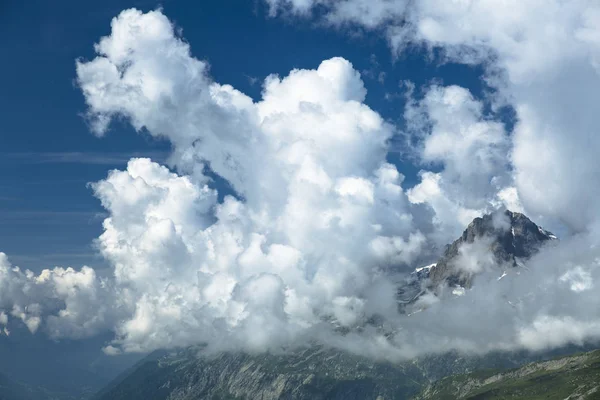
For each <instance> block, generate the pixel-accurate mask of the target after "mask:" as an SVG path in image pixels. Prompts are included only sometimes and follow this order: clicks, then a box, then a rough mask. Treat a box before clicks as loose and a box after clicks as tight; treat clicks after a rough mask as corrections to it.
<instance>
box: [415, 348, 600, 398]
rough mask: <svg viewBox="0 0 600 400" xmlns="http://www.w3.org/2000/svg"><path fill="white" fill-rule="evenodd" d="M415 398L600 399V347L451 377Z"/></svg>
mask: <svg viewBox="0 0 600 400" xmlns="http://www.w3.org/2000/svg"><path fill="white" fill-rule="evenodd" d="M415 399H416V400H417V399H418V400H426V399H427V400H429V399H431V400H453V399H469V400H484V399H485V400H496V399H513V400H538V399H544V400H554V399H557V400H558V399H560V400H563V399H569V400H574V399H582V400H583V399H600V350H595V351H592V352H588V353H582V354H577V355H573V356H569V357H563V358H558V359H554V360H550V361H544V362H538V363H532V364H528V365H525V366H523V367H521V368H518V369H513V370H509V371H505V372H494V371H486V372H478V373H474V374H468V375H457V376H451V377H448V378H445V379H442V380H441V381H439V382H437V383H436V384H434V385H432V386H429V387H428V388H427V389H425V390H424V391H423V392H422V393H421V394H420V395H419V396H417V397H416V398H415Z"/></svg>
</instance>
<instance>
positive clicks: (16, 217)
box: [0, 210, 108, 224]
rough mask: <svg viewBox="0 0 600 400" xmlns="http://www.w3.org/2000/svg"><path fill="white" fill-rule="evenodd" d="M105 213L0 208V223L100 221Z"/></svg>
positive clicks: (104, 216) (105, 215)
mask: <svg viewBox="0 0 600 400" xmlns="http://www.w3.org/2000/svg"><path fill="white" fill-rule="evenodd" d="M107 215H108V214H107V213H105V212H99V211H54V210H0V223H7V222H11V223H15V222H19V223H24V222H33V223H40V222H42V221H48V220H52V223H53V224H56V223H64V224H70V223H80V222H81V220H82V219H83V220H87V221H89V222H94V221H101V220H102V219H104V218H106V217H107Z"/></svg>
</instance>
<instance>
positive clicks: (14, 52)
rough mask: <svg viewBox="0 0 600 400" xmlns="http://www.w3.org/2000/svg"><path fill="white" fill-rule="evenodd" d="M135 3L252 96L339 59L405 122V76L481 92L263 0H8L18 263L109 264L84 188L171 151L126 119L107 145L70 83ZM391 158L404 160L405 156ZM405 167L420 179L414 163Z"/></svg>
mask: <svg viewBox="0 0 600 400" xmlns="http://www.w3.org/2000/svg"><path fill="white" fill-rule="evenodd" d="M129 7H137V8H139V9H141V10H144V11H150V10H154V9H156V8H157V7H162V9H163V10H164V12H165V13H166V14H167V15H169V17H170V18H171V20H172V21H173V22H174V23H175V24H177V26H178V27H179V28H180V29H182V31H183V34H184V36H185V38H186V40H187V41H188V42H190V43H192V44H193V48H192V53H193V54H194V56H196V57H198V58H201V59H203V60H207V61H208V62H209V64H210V66H211V67H210V74H211V75H212V76H213V77H214V78H215V80H217V81H219V82H223V83H229V84H231V85H233V86H234V87H236V88H238V89H240V90H243V91H244V92H245V93H247V94H248V95H250V96H252V97H253V98H255V99H257V98H259V96H260V92H261V81H262V79H264V78H265V77H266V76H267V75H269V74H271V73H279V74H282V75H285V74H286V73H287V72H289V71H290V70H291V69H293V68H314V67H316V66H318V64H319V63H320V62H321V61H322V60H324V59H326V58H330V57H334V56H342V57H344V58H346V59H348V60H349V61H351V62H352V63H353V64H354V65H355V68H356V69H357V70H359V71H364V72H365V78H364V81H365V85H366V87H367V89H368V95H367V99H366V102H367V104H369V105H371V106H372V107H375V108H376V109H377V110H378V111H379V112H380V113H382V115H383V116H384V117H385V118H388V119H390V120H393V121H397V122H398V123H402V105H403V103H404V98H403V96H402V93H401V90H400V85H401V82H402V81H404V80H410V81H413V82H415V83H417V84H423V83H425V82H427V81H429V80H431V79H432V78H433V77H435V79H439V80H442V81H444V82H446V83H448V84H459V85H462V86H466V87H469V88H471V89H472V90H474V91H476V92H477V91H480V90H481V87H482V82H481V81H480V79H479V77H478V76H477V75H476V74H473V73H472V72H471V71H472V70H473V68H470V67H465V66H463V65H460V64H446V65H439V63H429V62H426V61H424V60H423V58H422V57H421V54H419V53H418V52H417V53H411V54H407V55H404V56H402V57H400V59H398V60H394V58H393V57H392V55H391V53H390V51H389V48H388V46H387V43H386V41H385V39H384V38H382V37H381V36H380V35H378V34H374V33H371V32H363V33H360V34H356V35H352V36H350V37H349V36H348V35H347V34H346V33H345V32H337V31H332V30H330V29H326V28H324V27H321V28H319V27H317V26H315V25H317V24H316V23H309V24H304V23H302V24H296V23H293V22H292V21H289V20H281V19H276V18H271V17H269V15H268V9H267V7H266V6H265V5H264V4H262V3H260V2H257V1H254V2H253V1H243V0H226V1H219V2H194V4H190V3H189V2H183V1H176V0H171V1H162V2H155V1H133V2H123V1H90V2H79V1H70V0H66V1H61V2H58V3H52V4H51V3H48V2H46V1H41V0H40V1H37V0H35V1H33V2H28V3H27V4H25V3H23V2H19V1H4V2H2V12H1V13H0V31H1V33H2V35H1V37H2V38H1V39H0V41H1V43H2V48H3V51H4V53H5V55H6V57H5V59H6V60H10V62H3V63H2V65H0V79H1V80H2V82H1V87H2V91H3V93H4V95H3V96H2V97H1V98H0V101H1V102H2V104H1V107H2V110H3V125H4V126H3V128H2V129H3V131H4V132H5V134H4V135H2V136H1V138H0V141H1V142H0V151H1V152H2V156H1V157H0V163H1V164H2V167H1V168H0V174H2V175H1V176H0V185H1V192H2V195H1V196H0V206H1V210H0V221H1V223H0V243H2V251H4V252H6V253H8V254H10V255H11V259H12V260H13V262H14V263H16V264H17V265H20V266H22V267H26V268H31V269H34V270H40V269H41V268H46V267H53V266H54V265H70V266H78V265H81V264H89V265H92V266H97V267H106V263H105V262H104V260H103V259H102V258H101V257H98V256H97V252H96V251H95V248H94V246H93V240H94V238H96V237H97V236H98V235H99V234H100V233H101V231H102V227H101V223H102V220H103V218H104V210H103V208H102V207H101V206H100V204H99V202H98V200H97V199H96V198H94V196H93V195H92V193H91V191H90V189H89V187H88V186H87V183H88V182H94V181H97V180H99V179H102V178H103V177H105V176H106V173H107V171H108V170H110V169H112V168H118V167H123V166H124V165H125V164H126V162H127V161H128V160H129V158H130V157H131V156H134V155H151V156H152V158H153V159H158V160H166V158H167V156H168V151H169V149H170V145H169V143H167V142H165V141H163V140H160V139H154V138H151V137H149V136H148V135H136V134H133V131H132V129H131V128H130V127H129V126H128V125H127V124H123V123H119V122H117V123H115V124H113V125H112V126H111V130H110V132H109V133H108V134H107V135H106V137H104V138H103V139H101V140H99V139H98V138H97V137H95V136H94V135H93V134H91V133H90V131H89V129H88V126H87V123H86V120H85V118H84V117H83V114H84V113H85V110H86V106H85V103H84V98H83V96H82V95H81V92H80V91H79V90H78V89H77V87H76V85H75V83H74V82H75V79H76V76H75V69H74V65H75V60H76V59H79V58H82V59H90V58H93V56H94V49H93V44H94V43H95V42H96V41H97V40H98V39H99V38H100V37H101V36H103V35H106V34H108V33H109V29H110V20H111V19H112V18H113V17H114V16H115V15H117V14H118V13H119V12H120V11H121V10H123V9H126V8H129ZM386 95H388V97H389V99H386ZM390 158H391V159H392V160H393V161H394V162H397V163H400V162H401V159H400V157H399V156H398V155H397V154H392V155H390ZM399 165H400V164H399ZM403 172H404V173H405V174H406V175H407V176H408V177H409V179H410V178H411V177H413V178H412V179H413V180H414V176H415V173H416V170H415V169H414V167H412V166H411V165H410V163H405V165H403Z"/></svg>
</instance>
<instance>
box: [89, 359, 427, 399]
mask: <svg viewBox="0 0 600 400" xmlns="http://www.w3.org/2000/svg"><path fill="white" fill-rule="evenodd" d="M423 383H424V378H423V376H422V374H421V372H420V371H419V370H418V369H417V368H416V367H414V366H411V365H392V364H389V363H376V362H373V361H371V360H368V359H365V358H362V357H357V356H353V355H350V354H346V353H342V352H339V351H333V350H325V349H322V348H320V347H311V348H309V349H304V350H299V351H296V352H293V353H291V354H285V355H271V354H262V355H248V354H244V353H222V354H219V355H218V356H215V357H204V356H199V355H198V352H197V350H196V351H194V350H192V349H188V350H181V351H178V352H172V353H168V354H165V355H163V356H161V357H158V358H157V357H155V356H151V358H150V359H149V360H148V361H146V362H143V363H141V364H140V365H139V366H138V367H137V368H136V369H135V370H134V371H133V373H131V374H130V375H128V376H127V377H126V378H125V379H124V380H122V381H121V382H117V383H116V384H114V385H113V386H112V387H111V388H110V389H108V390H105V391H104V392H103V394H102V395H101V396H99V397H98V399H100V400H109V399H110V400H119V399H127V400H138V399H140V400H141V399H144V400H146V399H157V400H158V399H165V400H196V399H198V400H199V399H263V400H275V399H307V400H308V399H311V400H313V399H315V400H318V399H332V400H335V399H339V400H342V399H348V400H353V399H356V400H359V399H372V400H383V399H405V398H409V397H410V396H412V395H414V394H416V393H417V392H418V390H419V387H420V385H421V384H423Z"/></svg>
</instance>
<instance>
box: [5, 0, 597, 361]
mask: <svg viewBox="0 0 600 400" xmlns="http://www.w3.org/2000/svg"><path fill="white" fill-rule="evenodd" d="M269 3H270V4H271V11H272V14H273V16H276V15H282V17H283V18H309V16H310V14H311V6H313V5H314V6H317V7H318V9H319V12H318V13H317V14H318V18H325V19H326V21H327V22H328V23H330V24H332V25H340V24H341V25H344V26H347V27H356V26H359V25H360V26H362V27H363V28H364V29H378V30H380V31H381V32H382V33H383V34H385V35H387V37H388V38H389V40H390V45H391V47H392V49H393V51H395V52H396V53H397V54H400V53H401V52H402V51H408V50H406V49H407V46H410V45H418V46H424V47H426V48H431V49H440V50H442V54H443V55H444V57H446V58H447V59H449V60H453V61H459V62H467V63H471V64H479V63H481V64H483V65H484V66H485V68H486V73H485V76H484V79H486V81H487V82H488V84H489V85H490V87H491V88H492V89H493V90H490V94H489V95H488V96H487V97H486V98H484V99H478V98H475V97H474V96H473V95H472V94H471V93H470V92H469V91H468V90H467V89H465V88H462V87H457V86H449V87H446V86H441V85H439V84H433V85H431V86H429V87H425V88H421V89H420V90H421V92H422V93H420V92H419V91H417V90H410V88H411V87H412V86H411V85H406V87H407V88H408V89H409V90H407V93H406V96H407V100H408V102H407V107H406V109H405V110H404V116H405V119H406V122H407V124H406V126H407V128H406V130H405V131H403V132H400V131H399V129H398V127H395V126H393V125H392V124H391V123H388V122H386V121H385V120H384V119H383V118H382V117H381V116H380V115H379V114H378V113H377V112H376V111H375V110H372V109H371V108H369V106H367V105H366V104H365V96H366V89H365V87H364V85H363V82H362V81H361V77H360V74H359V73H358V72H357V71H356V70H355V69H354V68H353V67H352V64H351V63H350V62H349V61H347V60H345V59H342V58H332V59H329V60H324V61H323V62H322V63H321V64H320V65H318V66H315V69H306V70H293V71H290V73H289V74H288V75H287V76H275V75H272V76H269V77H267V78H266V79H265V81H264V83H263V92H262V99H261V100H260V101H253V100H252V99H251V98H250V97H248V96H246V95H245V94H244V93H241V92H240V91H238V90H236V89H235V88H233V87H231V86H229V85H227V84H220V83H217V82H215V81H214V80H213V79H212V78H211V77H210V75H209V73H208V65H207V63H206V62H204V61H201V60H200V59H197V58H195V57H193V56H192V55H191V53H190V45H189V44H188V43H186V42H185V41H184V40H183V39H182V38H181V37H179V36H178V34H177V33H176V32H177V30H176V29H175V27H174V26H173V24H172V23H171V22H170V21H169V20H168V18H167V17H166V16H165V15H163V14H162V12H161V11H153V12H149V13H145V14H144V13H142V12H140V11H137V10H134V9H131V10H126V11H123V12H122V13H121V14H119V15H118V16H117V17H115V18H114V19H113V21H112V24H111V33H110V35H108V36H106V37H103V38H101V39H100V40H99V42H98V43H97V44H96V45H95V50H96V53H97V56H96V57H95V58H94V59H92V60H78V61H77V64H76V73H77V84H78V86H79V88H80V89H81V90H82V92H83V95H84V96H85V101H86V103H87V105H88V114H87V117H88V119H89V122H90V126H91V127H92V129H93V131H94V132H95V133H96V134H97V135H98V136H102V135H105V134H110V131H109V128H110V123H111V121H112V120H113V119H122V120H124V121H127V122H128V123H130V124H131V125H132V126H133V127H134V128H135V129H136V130H138V131H139V132H140V134H144V135H151V136H155V137H161V138H163V139H166V140H168V141H170V143H171V144H172V148H173V154H172V155H171V157H170V161H169V166H170V168H167V167H166V166H164V165H160V164H158V163H156V162H153V161H152V160H150V159H132V160H131V161H130V162H129V164H128V166H127V169H126V170H122V171H120V170H114V171H110V172H109V173H108V176H107V177H106V179H104V180H102V181H99V182H96V183H94V184H92V188H93V191H94V194H95V196H97V197H98V198H99V199H100V201H101V202H102V205H103V206H104V208H105V209H106V211H107V213H108V215H109V216H108V218H106V219H105V220H104V223H103V227H104V233H103V234H102V235H101V236H100V237H99V238H98V239H97V242H96V244H97V246H98V249H99V250H100V252H101V253H102V255H103V256H104V257H105V258H106V260H107V261H108V262H109V263H110V264H111V265H112V267H113V274H111V275H110V276H99V275H98V274H97V273H96V272H95V271H94V270H93V269H91V268H89V267H82V268H80V269H73V268H60V267H56V268H54V269H52V270H44V271H43V272H41V273H40V274H34V273H32V272H30V271H27V270H24V269H21V268H18V267H15V266H13V265H11V264H10V261H9V259H8V258H7V257H6V256H5V255H3V254H2V256H1V257H0V328H1V329H2V331H3V334H4V335H8V334H10V330H11V325H12V324H17V323H24V324H25V325H26V326H27V327H28V328H29V330H30V331H31V332H32V333H35V334H47V335H50V336H51V337H53V338H65V337H66V338H85V337H89V336H92V335H95V334H98V333H100V332H107V331H112V332H114V340H113V341H112V342H110V343H109V344H107V346H106V347H105V352H107V353H109V354H116V353H119V352H122V351H125V352H135V351H149V350H153V349H158V348H171V347H176V346H187V345H194V344H199V343H206V344H207V345H208V346H209V348H210V349H213V350H235V349H244V350H249V351H262V350H266V349H281V348H282V347H289V346H291V345H300V344H303V343H307V342H314V341H316V342H318V343H321V344H325V345H330V346H335V347H339V348H343V349H346V350H350V351H354V352H358V353H360V354H362V355H368V356H375V357H385V358H390V359H402V358H408V357H414V356H417V355H421V354H423V353H427V352H444V351H448V350H452V349H455V350H461V351H467V352H472V353H482V352H486V351H491V350H504V349H507V350H508V349H521V348H525V349H530V350H543V349H546V348H552V347H556V346H562V345H565V344H568V343H575V344H582V343H585V342H587V341H595V340H597V339H598V338H599V337H600V311H599V310H600V298H599V297H598V296H597V295H596V293H595V285H596V284H597V283H596V282H597V279H598V276H599V265H600V250H599V247H598V246H597V245H598V238H599V236H598V233H599V232H598V228H600V225H599V221H600V218H599V217H600V209H599V207H600V203H599V202H598V201H597V198H598V190H600V189H599V188H600V182H599V180H600V165H599V164H598V163H597V160H596V159H597V156H596V149H598V148H600V146H599V145H600V143H599V141H600V136H598V135H595V129H596V127H597V126H598V123H597V122H598V121H596V119H597V115H598V113H597V112H595V110H594V109H593V107H594V105H595V104H598V100H600V99H598V96H599V94H598V93H600V91H598V90H597V89H598V86H599V82H600V81H599V80H598V75H597V74H598V71H597V69H596V68H597V66H598V62H597V56H598V44H599V41H600V39H599V38H600V31H598V30H597V29H598V28H597V27H598V26H600V25H599V24H597V23H596V22H597V20H598V18H599V17H600V8H598V6H596V5H595V3H594V2H591V1H571V2H562V1H543V2H542V1H541V0H540V1H534V0H530V1H514V2H494V1H486V0H479V1H475V0H472V1H466V2H447V1H441V0H440V1H435V0H424V1H419V2H406V4H405V2H403V1H384V0H378V1H373V2H371V1H369V2H365V1H362V0H350V1H344V2H337V1H331V0H322V1H319V0H314V1H312V2H311V1H301V2H299V1H296V0H293V1H289V0H288V1H277V0H269ZM509 3H510V4H509ZM399 21H403V22H402V23H400V22H399ZM542 21H544V22H543V23H542ZM196 51H198V52H201V49H196ZM506 104H508V105H511V106H512V107H514V109H515V112H516V118H517V123H516V126H515V127H514V130H512V131H510V132H508V131H507V130H506V129H507V128H506V127H505V125H504V124H503V123H502V122H501V121H500V120H499V119H498V117H497V115H496V113H495V112H494V111H495V110H497V107H500V106H502V105H506ZM489 106H491V107H489ZM490 110H491V111H490ZM395 135H400V136H403V137H406V138H409V139H410V140H407V145H406V146H407V147H406V149H405V151H406V152H407V153H410V154H411V159H414V160H415V163H417V164H418V166H419V167H421V168H422V171H421V173H420V179H421V180H420V182H419V183H418V184H417V185H416V186H414V187H412V188H406V187H403V175H402V174H401V173H400V172H399V171H398V170H397V168H396V166H394V165H392V164H390V163H388V162H387V158H386V156H387V153H388V149H389V141H390V139H391V138H392V137H394V136H395ZM209 170H210V173H209ZM212 173H214V174H217V175H218V176H220V177H221V178H223V179H224V180H225V181H226V182H228V183H229V185H230V186H231V188H232V189H233V191H234V192H235V196H227V197H225V199H224V200H223V201H222V202H219V200H218V199H219V196H218V193H217V189H216V187H215V185H214V182H213V181H212V180H211V178H210V177H209V176H211V175H212ZM504 208H509V209H512V210H513V211H524V212H525V213H526V214H527V215H531V216H534V217H535V219H536V220H538V221H541V223H543V225H544V226H548V227H549V228H552V229H554V227H559V228H560V229H562V230H563V231H566V232H567V235H566V236H565V237H564V238H562V240H561V241H560V242H556V241H555V244H554V245H553V246H543V247H542V250H541V251H540V252H539V253H536V254H535V255H533V256H532V257H531V258H529V259H527V260H525V261H521V260H519V262H522V263H523V265H519V266H518V267H517V269H516V270H515V267H514V266H510V268H511V269H508V268H507V275H506V276H503V277H502V279H500V280H498V278H500V275H499V273H500V274H502V275H504V274H503V272H504V270H499V269H498V268H496V267H497V266H495V265H494V266H491V264H494V263H490V262H489V257H490V256H489V254H490V246H492V245H493V243H492V242H490V241H489V240H488V239H486V238H485V237H483V238H480V239H478V240H474V241H472V242H469V241H468V240H467V241H465V243H463V244H461V245H460V246H459V247H457V248H456V249H455V252H456V256H457V257H458V258H457V259H456V260H458V261H456V262H455V264H456V265H458V267H456V268H459V269H461V268H462V271H463V272H465V273H467V275H464V276H468V280H467V281H468V282H467V281H464V282H463V281H460V279H462V278H459V279H458V281H457V283H459V284H462V285H464V286H462V285H461V286H460V290H462V291H464V292H465V295H464V296H456V295H451V293H450V295H448V296H447V297H448V299H447V301H446V299H445V298H444V297H445V294H448V293H445V292H444V291H443V290H438V289H437V288H435V287H426V288H425V289H426V290H425V292H424V293H423V294H422V295H421V296H419V299H418V301H417V303H415V305H417V304H418V305H419V308H418V309H415V310H414V311H421V310H423V311H422V312H414V313H399V312H398V299H397V292H398V285H399V284H401V282H403V281H404V278H405V276H407V275H409V274H410V273H411V272H412V271H413V270H414V269H415V267H418V266H422V265H426V264H427V263H428V262H431V261H433V260H435V259H436V258H437V256H439V255H441V253H442V252H443V246H444V245H446V244H447V243H450V242H451V241H452V240H453V239H455V238H456V237H457V236H459V234H460V232H462V230H463V229H464V227H465V226H467V225H468V224H469V223H470V222H471V221H472V220H473V218H475V217H477V216H481V215H483V214H484V213H487V212H491V211H493V210H495V209H504ZM494 215H500V216H502V215H506V214H503V213H495V214H494ZM511 215H512V214H511ZM494 224H495V225H494V226H496V227H497V229H499V230H500V231H502V229H504V231H503V232H504V234H505V235H508V236H510V235H513V236H514V233H511V232H510V229H511V227H515V226H516V225H515V223H514V221H512V222H511V220H510V218H509V221H508V222H507V220H506V218H502V217H500V218H499V219H498V221H494ZM507 229H508V231H507ZM519 234H521V233H519ZM508 236H507V237H508ZM436 249H437V250H436ZM504 261H507V263H508V264H510V261H511V260H504ZM512 261H514V262H515V263H517V260H512ZM440 271H443V269H442V268H441V266H440V267H436V268H432V269H431V272H432V278H434V279H433V281H434V282H436V280H435V277H436V276H437V274H438V273H440ZM514 271H519V272H520V274H519V275H517V274H516V272H515V273H513V272H514ZM403 274H404V276H403ZM473 274H476V276H474V277H473V276H472V275H473ZM460 276H463V275H460ZM467 283H468V284H467ZM455 289H456V288H454V289H453V290H455ZM440 299H442V300H444V301H440ZM425 309H426V310H425ZM374 319H376V320H377V321H380V323H378V324H377V326H374V325H373V324H369V323H367V322H368V321H373V320H374ZM340 330H341V331H344V332H347V334H345V335H343V336H341V335H340V334H339V332H340ZM390 333H393V334H390ZM0 339H1V337H0Z"/></svg>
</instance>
